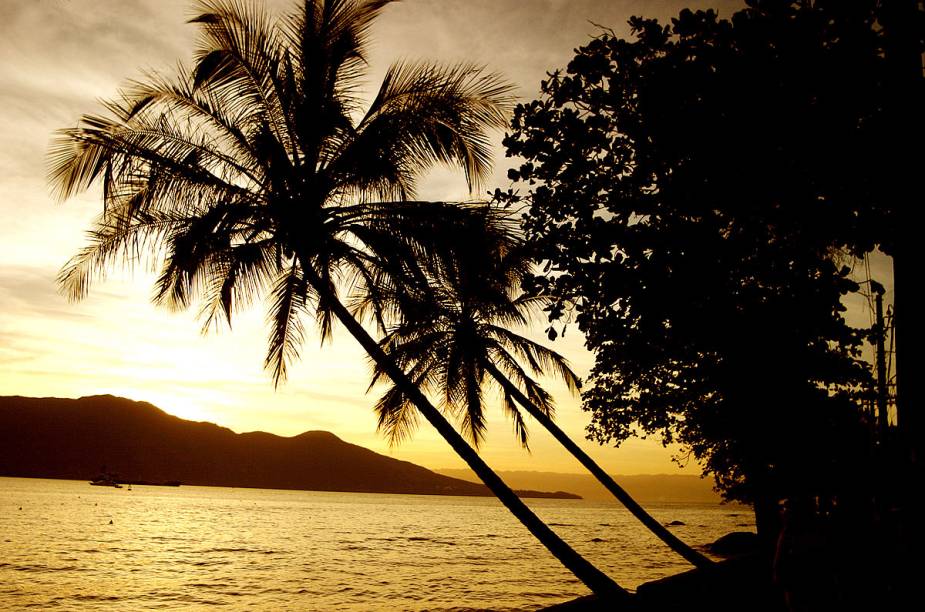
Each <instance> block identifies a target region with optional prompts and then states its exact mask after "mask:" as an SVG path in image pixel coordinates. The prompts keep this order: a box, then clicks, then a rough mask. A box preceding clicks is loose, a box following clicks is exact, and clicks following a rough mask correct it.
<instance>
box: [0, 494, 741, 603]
mask: <svg viewBox="0 0 925 612" xmlns="http://www.w3.org/2000/svg"><path fill="white" fill-rule="evenodd" d="M527 502H528V504H529V505H530V507H531V508H532V509H533V510H534V511H535V512H536V513H537V514H538V515H539V516H540V518H542V519H543V520H544V521H546V522H547V524H549V525H550V526H551V527H552V528H553V529H554V530H555V531H556V532H557V533H559V534H560V535H561V536H562V537H563V538H564V539H565V540H566V541H568V542H569V543H570V544H571V545H572V546H573V547H574V548H575V549H576V550H577V551H578V552H579V553H581V554H582V555H584V556H585V557H586V558H587V559H588V560H590V561H591V562H592V563H594V564H595V565H596V566H597V567H599V568H600V569H601V570H603V571H604V572H606V573H607V574H608V575H609V576H611V577H613V578H614V579H615V580H616V581H617V582H618V583H619V584H621V585H622V586H624V587H626V588H629V589H633V588H635V587H636V586H637V585H639V584H641V583H643V582H647V581H650V580H655V579H658V578H662V577H664V576H668V575H670V574H674V573H677V572H680V571H684V570H686V569H690V566H689V565H687V564H686V562H684V561H683V560H682V559H680V557H678V556H677V555H675V554H674V553H672V552H671V551H670V550H669V549H668V548H667V547H666V546H665V545H664V544H662V543H661V541H659V540H657V539H656V538H655V537H654V536H652V535H650V534H649V532H648V531H647V530H646V529H645V528H644V527H642V525H641V524H639V523H638V521H636V519H635V518H633V517H632V516H631V515H630V514H629V513H628V512H627V511H626V510H624V509H623V508H622V507H621V506H619V505H618V504H617V503H616V502H614V503H602V502H590V501H584V500H553V499H537V500H527ZM647 509H648V510H649V511H650V512H651V513H652V515H653V516H655V518H657V519H658V520H660V521H662V522H665V523H668V522H671V521H680V522H682V523H684V524H683V525H677V526H673V527H671V529H672V530H673V531H674V533H675V534H676V535H678V536H679V537H680V538H681V539H682V540H684V541H686V542H688V543H689V544H692V545H694V546H695V547H699V546H703V545H706V544H707V543H709V542H712V541H713V540H715V539H716V538H718V537H719V536H721V535H723V534H725V533H728V532H730V531H736V530H739V531H741V530H752V529H754V525H753V522H752V516H751V514H750V513H749V511H748V510H747V509H746V508H742V507H738V506H723V505H718V504H649V505H647ZM587 593H588V591H587V590H586V589H585V587H584V586H583V585H582V584H581V583H580V582H578V581H577V580H576V579H575V578H574V577H573V576H572V575H571V574H570V573H569V572H568V571H567V570H566V569H565V568H563V567H562V566H561V565H560V564H559V563H558V561H556V560H555V559H554V558H553V557H552V556H551V555H550V554H549V553H548V552H546V550H545V549H544V548H543V547H542V546H541V545H540V544H539V543H538V542H537V541H536V540H535V539H534V538H533V537H532V536H531V535H530V534H529V533H528V532H527V530H526V529H525V528H524V527H523V526H522V525H521V524H520V523H518V522H517V521H516V519H514V518H513V516H511V515H510V513H508V511H507V510H506V509H505V508H504V507H503V506H502V505H501V504H500V503H499V502H498V501H497V500H495V499H493V498H473V497H442V496H423V495H381V494H363V493H326V492H314V491H279V490H264V489H229V488H218V487H191V486H181V487H178V488H174V487H145V486H134V487H133V488H132V490H128V488H123V489H115V488H108V487H94V486H90V485H89V484H88V483H86V482H82V481H80V482H78V481H67V480H40V479H22V478H0V609H2V610H18V609H38V610H52V609H55V610H199V609H211V608H221V609H224V610H536V609H539V608H542V607H544V606H548V605H551V604H554V603H558V602H563V601H566V600H568V599H570V598H573V597H577V596H580V595H585V594H587Z"/></svg>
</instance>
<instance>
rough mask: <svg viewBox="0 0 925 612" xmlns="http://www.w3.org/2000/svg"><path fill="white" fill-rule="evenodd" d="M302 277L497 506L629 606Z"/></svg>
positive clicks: (336, 304)
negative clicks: (481, 483)
mask: <svg viewBox="0 0 925 612" xmlns="http://www.w3.org/2000/svg"><path fill="white" fill-rule="evenodd" d="M303 271H304V274H305V276H306V278H307V280H308V282H309V284H311V286H312V287H313V288H314V289H315V291H317V292H318V293H319V294H321V295H324V296H325V297H326V298H327V299H328V301H329V302H328V305H330V307H331V310H332V311H333V312H334V315H335V316H336V317H337V319H338V320H339V321H340V322H341V323H342V324H343V325H344V327H346V328H347V330H348V331H349V332H350V333H351V334H352V335H353V337H354V338H355V339H356V340H357V342H359V343H360V346H362V347H363V349H364V350H365V351H366V352H367V353H368V354H369V356H370V357H372V359H373V360H374V361H375V362H376V365H378V366H379V367H380V368H382V370H383V371H384V372H385V373H386V374H387V375H388V376H389V378H391V379H392V382H394V383H395V385H396V386H398V388H399V389H400V390H401V392H402V393H404V394H405V395H406V396H407V397H408V398H410V399H411V401H412V402H413V403H414V405H415V407H416V408H417V409H418V410H419V411H420V412H421V414H422V415H423V416H424V418H425V419H427V421H428V422H429V423H430V424H431V425H433V426H434V428H435V429H436V430H437V431H438V432H440V435H442V436H443V437H444V439H445V440H446V441H447V442H448V443H449V444H450V446H451V447H452V448H453V450H454V451H456V453H457V454H458V455H459V456H460V457H462V459H463V460H464V461H465V462H466V463H467V464H468V465H469V467H470V469H472V471H473V472H475V474H476V475H477V476H478V477H479V478H480V479H481V480H482V482H484V483H485V486H487V487H488V488H489V490H491V492H492V493H494V494H495V496H496V497H497V498H498V499H499V500H501V503H502V504H504V505H505V507H507V509H508V510H510V511H511V513H512V514H513V515H514V516H515V517H517V519H518V520H519V521H520V522H521V523H523V525H524V526H525V527H526V528H527V529H528V530H529V531H530V533H532V534H533V535H534V536H535V537H536V538H537V539H538V540H539V541H540V542H541V543H542V544H543V546H545V547H546V549H547V550H549V552H550V553H552V555H553V556H554V557H555V558H556V559H558V560H559V562H560V563H562V565H564V566H565V567H566V568H567V569H568V570H569V571H570V572H572V574H574V575H575V577H576V578H578V579H579V580H580V581H581V582H583V583H584V584H585V585H586V586H587V587H588V588H589V589H591V591H592V592H594V593H595V594H596V595H598V596H599V597H601V598H606V599H607V601H609V602H613V603H619V604H624V605H629V603H630V600H631V598H632V596H631V595H630V593H628V592H627V591H626V590H625V589H623V588H622V587H620V586H619V585H618V584H617V583H616V582H614V581H613V580H611V579H610V578H609V577H607V575H606V574H604V573H603V572H602V571H600V570H599V569H597V568H596V567H594V565H592V564H591V563H590V562H588V560H587V559H585V558H584V557H582V556H581V555H579V554H578V553H577V552H575V550H574V549H573V548H572V547H571V546H569V545H568V544H567V543H566V542H565V541H564V540H562V538H560V537H559V536H558V535H556V533H555V532H553V531H552V529H550V528H549V527H548V526H547V525H546V524H545V523H544V522H543V521H541V520H540V519H539V517H537V516H536V514H534V513H533V511H532V510H530V508H529V507H527V505H526V504H524V503H523V501H521V499H520V498H519V497H517V495H516V494H515V493H514V491H512V490H511V488H510V487H508V486H507V485H506V484H505V483H504V481H503V480H501V478H500V477H499V476H498V475H497V474H496V473H495V472H494V471H493V470H492V469H491V468H490V467H489V466H488V464H486V463H485V462H484V461H483V460H482V458H481V457H479V456H478V454H477V453H476V452H475V451H474V450H473V449H472V447H471V446H469V444H468V443H467V442H466V441H465V440H464V439H463V437H462V436H460V435H459V433H458V432H457V431H456V429H454V428H453V426H452V425H450V423H449V422H448V421H447V420H446V419H445V418H444V416H443V414H441V413H440V411H439V410H437V409H436V408H435V407H434V406H433V405H432V404H431V403H430V401H429V400H428V399H427V398H426V397H425V396H424V394H423V393H421V391H420V390H419V389H418V388H417V386H415V385H414V383H413V382H411V380H410V379H409V378H408V377H407V376H406V375H405V373H404V372H403V371H402V370H401V369H400V368H399V367H398V366H396V365H395V363H394V362H393V361H392V360H391V359H390V358H389V357H388V355H386V354H385V352H384V351H383V350H382V349H381V348H380V347H379V344H378V343H377V342H376V341H375V340H374V339H373V338H372V337H371V336H370V335H369V333H367V331H366V330H365V329H364V328H363V326H362V325H361V324H360V323H359V322H358V321H357V320H356V319H355V318H353V315H351V314H350V312H349V311H348V310H347V308H346V307H345V306H344V305H343V304H342V303H341V302H340V300H339V299H338V298H337V296H336V295H334V293H333V291H331V289H330V288H329V287H327V286H326V284H325V283H324V282H323V281H322V280H321V278H319V277H318V276H317V275H316V274H315V273H314V271H313V270H311V269H306V267H304V266H303Z"/></svg>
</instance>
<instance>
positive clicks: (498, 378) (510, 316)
mask: <svg viewBox="0 0 925 612" xmlns="http://www.w3.org/2000/svg"><path fill="white" fill-rule="evenodd" d="M467 222H468V223H471V224H472V226H471V227H469V228H463V227H460V228H459V231H458V232H457V234H456V235H455V236H445V237H444V238H443V243H442V254H443V257H440V258H439V259H438V262H439V264H438V265H434V264H431V265H430V266H429V267H428V270H426V271H425V272H424V274H423V275H424V276H427V277H429V280H430V282H429V283H428V284H427V285H424V286H421V285H420V284H419V283H415V282H413V281H409V282H404V283H402V284H400V285H396V286H393V287H386V288H383V290H382V291H380V292H379V293H380V294H389V293H391V294H392V301H394V302H395V303H396V308H397V309H398V310H399V311H401V312H402V314H403V320H401V322H400V323H399V324H398V325H395V326H394V327H393V328H391V329H389V330H388V331H387V334H386V336H385V337H384V338H383V339H382V341H381V342H380V344H381V346H382V348H383V350H385V352H386V353H387V354H388V355H389V356H390V357H392V358H393V359H394V360H395V362H396V363H398V364H399V366H400V367H401V368H402V369H403V370H404V371H405V372H407V373H408V375H409V376H410V377H411V378H412V379H413V380H414V381H415V382H416V383H417V385H418V387H419V388H422V389H425V390H428V391H430V392H432V393H434V394H435V395H438V396H439V397H440V399H441V401H440V408H441V409H442V410H443V411H444V412H446V413H449V414H451V415H453V416H455V417H456V418H457V419H458V420H459V421H460V427H461V429H462V431H463V433H464V434H465V435H466V437H467V438H468V439H469V440H470V441H471V442H472V443H473V444H474V445H475V446H476V447H478V445H479V443H480V441H481V440H482V439H483V437H484V433H485V406H484V402H483V390H484V389H485V388H486V387H489V386H497V387H498V389H499V390H500V391H501V397H502V406H503V408H504V410H505V412H506V413H507V414H508V415H509V416H510V417H511V419H512V420H513V423H514V430H515V432H516V433H517V435H518V437H519V439H520V442H521V444H522V445H523V446H524V447H527V438H528V436H527V427H526V423H525V421H524V418H523V415H522V413H521V412H520V409H519V408H518V406H519V407H520V408H523V409H524V410H526V412H527V413H528V414H529V415H530V416H532V417H533V418H534V419H536V420H537V421H538V422H539V423H540V425H542V426H543V427H544V428H546V430H548V431H549V432H550V433H551V434H552V435H553V437H554V438H555V439H556V440H557V441H558V442H559V443H560V444H562V445H563V446H564V447H565V448H566V449H567V450H568V451H569V452H570V453H571V454H572V455H573V456H574V457H575V458H576V459H578V461H579V462H580V463H581V464H582V465H583V466H584V467H585V468H586V469H587V470H589V471H590V472H591V473H592V474H593V475H594V477H595V478H597V480H598V481H600V483H601V484H603V485H604V487H606V488H607V490H608V491H610V493H611V494H612V495H613V496H614V497H616V498H617V499H618V500H619V501H620V502H621V503H622V504H623V505H624V506H626V508H627V509H628V510H629V511H630V512H631V513H632V514H633V516H635V517H636V518H637V519H639V520H640V521H641V522H642V523H643V524H644V525H645V526H646V527H647V528H648V529H649V530H650V531H652V532H653V533H654V534H655V535H656V536H658V537H659V538H661V540H662V541H664V542H665V543H666V544H667V545H668V546H669V547H671V549H672V550H674V551H675V552H677V553H678V554H679V555H681V556H682V557H684V559H686V560H687V561H689V562H690V563H692V564H694V565H695V566H698V567H707V566H710V565H713V562H712V561H710V560H709V559H707V558H706V557H705V556H703V555H702V554H700V553H699V552H697V551H696V550H694V549H693V548H691V547H690V546H688V545H687V544H685V543H684V542H682V541H681V540H680V539H678V538H677V537H676V536H675V535H674V534H673V533H671V532H670V531H669V530H668V529H667V528H666V527H665V526H664V525H662V524H661V523H659V522H658V521H657V520H655V519H654V518H653V517H652V516H651V515H650V514H649V513H648V512H646V511H645V509H644V508H642V506H640V505H639V504H638V503H637V502H636V500H634V499H633V498H632V497H631V496H630V495H629V494H628V493H627V492H626V491H625V490H624V489H623V488H622V487H621V486H620V485H619V484H617V483H616V482H615V481H614V480H613V478H611V477H610V476H609V475H608V474H607V473H606V472H605V471H604V470H603V469H602V468H601V467H600V466H599V465H598V464H597V463H595V462H594V460H593V459H591V457H589V456H588V454H587V453H585V452H584V451H583V450H582V449H581V448H580V447H579V446H578V445H577V444H575V442H574V441H573V440H572V439H571V438H569V437H568V435H567V434H566V433H565V432H564V431H562V429H560V428H559V426H558V425H556V423H555V421H554V420H553V415H554V409H555V407H554V404H553V401H552V397H551V396H550V395H549V394H548V393H547V392H546V391H545V390H544V389H543V388H542V387H541V386H540V385H539V384H538V383H537V381H536V380H535V379H534V378H533V377H532V376H534V375H542V374H553V375H555V376H556V377H558V378H559V379H561V380H562V381H564V382H565V384H566V385H567V387H568V388H569V390H571V391H572V392H573V393H574V392H577V390H578V387H579V385H580V382H579V379H578V377H577V376H576V375H575V373H574V372H573V371H572V369H571V368H570V367H569V364H568V362H567V361H566V359H565V358H564V357H562V356H561V355H559V354H558V353H556V352H555V351H552V350H550V349H548V348H546V347H544V346H543V345H541V344H539V343H536V342H534V341H532V340H530V339H529V338H526V337H524V336H522V335H520V334H517V333H515V332H514V331H511V329H510V327H511V326H523V325H526V324H527V323H528V322H529V320H530V316H531V314H532V311H534V310H535V309H537V308H538V307H541V306H543V305H545V304H546V303H547V302H546V300H544V299H543V298H542V297H525V296H524V295H523V294H521V295H518V294H520V287H521V284H522V281H523V280H524V278H525V277H527V276H528V275H529V274H530V271H531V265H532V260H531V258H530V257H529V255H528V250H527V248H526V245H524V244H523V243H522V241H521V240H520V239H519V237H518V234H517V232H516V230H515V229H514V228H515V227H516V225H515V224H514V223H513V220H512V219H511V218H510V217H509V216H508V215H506V214H504V212H503V211H500V210H492V209H490V208H487V207H483V208H481V209H480V210H479V211H478V214H475V215H473V216H471V217H470V218H468V219H467ZM480 225H481V227H480ZM409 288H410V289H409ZM525 366H526V367H525ZM384 378H385V372H384V371H383V370H381V369H380V368H378V367H377V368H374V374H373V381H372V383H371V385H370V387H372V386H373V385H375V384H376V383H377V382H379V381H380V380H383V379H384ZM376 411H377V413H378V414H379V428H380V430H382V431H383V432H385V434H386V436H387V437H388V439H389V442H390V443H391V444H396V443H398V442H400V441H401V440H403V439H405V438H407V437H409V436H410V434H411V433H412V432H413V430H414V429H415V427H416V424H417V410H416V408H415V406H414V404H413V403H412V402H411V401H410V398H408V397H407V396H406V395H405V394H404V393H403V392H402V390H401V388H400V387H399V386H398V385H394V384H393V385H391V387H390V388H389V389H388V390H387V391H386V392H385V394H384V395H383V396H382V398H381V399H380V400H379V401H378V403H377V404H376Z"/></svg>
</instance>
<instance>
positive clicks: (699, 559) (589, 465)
mask: <svg viewBox="0 0 925 612" xmlns="http://www.w3.org/2000/svg"><path fill="white" fill-rule="evenodd" d="M485 367H486V369H487V370H488V372H489V374H491V375H492V377H494V379H495V380H497V381H498V383H499V384H500V385H501V386H502V387H503V388H504V390H505V391H507V392H508V393H510V394H511V396H512V397H513V398H514V399H515V400H517V403H519V404H520V405H521V406H523V407H524V409H525V410H526V411H527V412H528V413H529V414H530V416H532V417H533V418H534V419H536V420H537V421H538V422H539V424H540V425H542V426H543V427H545V428H546V429H547V430H548V431H549V433H551V434H552V436H553V437H554V438H555V439H556V440H557V441H558V442H559V444H561V445H562V446H564V447H565V448H566V450H568V451H569V452H570V453H572V455H573V456H574V457H575V458H576V459H578V461H579V463H581V465H583V466H584V467H585V469H587V470H588V471H589V472H591V474H593V475H594V477H595V478H597V480H598V481H599V482H600V483H601V484H602V485H604V487H605V488H606V489H607V490H608V491H610V493H611V494H612V495H613V496H614V497H616V498H617V500H619V502H620V503H621V504H623V505H624V506H625V507H626V509H627V510H629V511H630V513H631V514H632V515H633V516H635V517H636V518H637V519H639V521H640V522H641V523H642V524H643V525H645V526H646V527H647V528H648V529H649V531H651V532H652V533H654V534H655V535H656V536H658V537H659V539H661V540H662V542H664V543H665V544H667V545H668V547H669V548H671V550H673V551H675V552H676V553H678V554H679V555H681V556H682V557H684V559H685V560H687V561H688V562H689V563H691V564H693V565H694V566H696V567H701V568H704V567H712V566H713V565H715V564H714V563H713V561H711V560H710V559H707V558H706V557H705V556H703V555H702V554H700V553H699V552H697V551H696V550H694V549H693V548H691V547H690V546H688V545H687V544H685V543H684V542H682V541H681V540H679V539H678V538H677V536H675V535H674V534H673V533H671V532H670V531H669V530H668V528H667V527H665V526H664V525H662V524H661V523H659V522H658V521H657V520H655V519H654V518H653V517H652V515H650V514H649V513H648V512H646V511H645V509H644V508H643V507H642V506H640V505H639V504H638V503H637V502H636V500H635V499H633V498H632V497H631V496H630V494H629V493H627V492H626V490H625V489H624V488H623V487H621V486H620V485H618V484H617V483H616V482H615V481H614V479H613V478H611V477H610V475H609V474H607V472H605V471H604V470H603V468H601V466H599V465H598V464H597V463H595V462H594V460H593V459H592V458H591V457H589V456H588V454H587V453H585V452H584V451H583V450H581V448H580V447H579V446H578V445H577V444H575V442H574V441H572V439H571V438H569V437H568V435H566V433H565V432H564V431H562V430H561V429H560V428H559V426H558V425H556V423H555V421H553V420H552V419H551V418H550V417H549V416H548V415H546V414H544V413H543V412H542V411H541V410H539V409H538V408H537V407H536V406H535V405H534V404H533V402H531V401H530V400H529V399H528V398H527V396H525V395H524V394H523V392H521V390H520V389H518V388H517V386H516V385H514V383H512V382H511V381H510V380H508V378H507V377H506V376H505V375H504V374H503V373H502V372H501V371H500V370H498V368H497V367H495V365H494V364H491V363H489V364H486V366H485Z"/></svg>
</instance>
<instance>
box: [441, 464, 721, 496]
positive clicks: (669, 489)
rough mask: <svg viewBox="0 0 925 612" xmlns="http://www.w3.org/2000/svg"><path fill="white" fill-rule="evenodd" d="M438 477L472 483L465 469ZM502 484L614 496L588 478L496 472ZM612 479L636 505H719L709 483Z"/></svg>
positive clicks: (683, 478) (651, 477) (656, 477)
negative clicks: (659, 503)
mask: <svg viewBox="0 0 925 612" xmlns="http://www.w3.org/2000/svg"><path fill="white" fill-rule="evenodd" d="M437 472H438V473H440V474H444V475H446V476H452V477H454V478H462V479H466V480H474V479H475V474H473V473H472V472H471V471H470V470H467V469H440V470H437ZM498 474H499V475H500V476H501V478H503V479H504V482H506V483H508V484H509V485H510V486H512V487H515V488H525V489H534V488H537V489H545V490H560V489H561V490H563V491H571V492H573V493H577V494H578V495H581V496H582V497H583V498H585V499H593V500H608V501H613V499H614V498H613V496H612V495H611V494H610V493H609V492H608V491H607V489H605V488H604V487H603V485H601V484H600V483H599V482H598V481H597V480H596V479H595V478H594V477H593V476H591V475H590V474H561V473H557V472H529V471H499V472H498ZM613 479H614V480H615V481H616V482H617V483H618V484H619V485H620V486H621V487H623V488H624V489H626V491H627V492H628V493H629V494H630V495H632V496H633V498H634V499H636V500H637V501H639V502H648V503H653V502H655V503H658V502H683V503H700V502H703V503H717V504H718V503H720V501H721V499H722V498H721V497H720V496H719V494H718V493H716V492H715V491H714V490H713V482H712V480H711V479H704V478H700V477H699V476H694V475H687V474H638V475H633V476H614V477H613Z"/></svg>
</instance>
